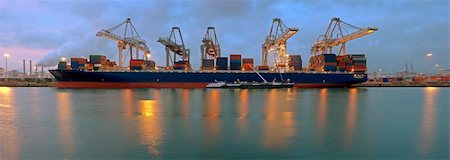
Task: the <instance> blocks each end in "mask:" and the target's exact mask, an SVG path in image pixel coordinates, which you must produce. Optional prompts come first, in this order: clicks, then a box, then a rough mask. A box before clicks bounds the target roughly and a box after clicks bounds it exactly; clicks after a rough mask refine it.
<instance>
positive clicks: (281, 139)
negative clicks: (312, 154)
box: [262, 89, 296, 150]
mask: <svg viewBox="0 0 450 160" xmlns="http://www.w3.org/2000/svg"><path fill="white" fill-rule="evenodd" d="M280 97H286V93H285V92H282V93H279V91H278V90H276V89H273V90H270V91H269V92H268V93H267V94H266V97H265V99H266V102H265V107H264V115H265V118H264V120H263V124H262V128H263V129H262V139H263V145H264V147H266V148H269V149H272V150H282V149H285V148H286V147H288V146H289V145H292V144H290V143H291V142H292V141H291V138H292V137H293V136H295V134H296V126H295V125H296V120H295V111H294V108H293V106H292V103H289V102H286V101H284V99H279V98H280Z"/></svg>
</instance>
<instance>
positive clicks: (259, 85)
mask: <svg viewBox="0 0 450 160" xmlns="http://www.w3.org/2000/svg"><path fill="white" fill-rule="evenodd" d="M292 87H294V83H284V82H239V83H225V82H214V83H210V84H208V85H206V88H240V89H270V88H292Z"/></svg>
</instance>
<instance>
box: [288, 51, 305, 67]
mask: <svg viewBox="0 0 450 160" xmlns="http://www.w3.org/2000/svg"><path fill="white" fill-rule="evenodd" d="M289 67H290V68H293V69H294V70H302V57H301V56H300V55H289Z"/></svg>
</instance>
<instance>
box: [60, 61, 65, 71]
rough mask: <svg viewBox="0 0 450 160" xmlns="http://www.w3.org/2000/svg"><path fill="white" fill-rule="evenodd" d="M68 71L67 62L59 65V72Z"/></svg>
mask: <svg viewBox="0 0 450 160" xmlns="http://www.w3.org/2000/svg"><path fill="white" fill-rule="evenodd" d="M66 69H67V62H66V61H59V63H58V70H66Z"/></svg>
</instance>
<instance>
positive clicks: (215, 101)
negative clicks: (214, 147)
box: [203, 89, 221, 144]
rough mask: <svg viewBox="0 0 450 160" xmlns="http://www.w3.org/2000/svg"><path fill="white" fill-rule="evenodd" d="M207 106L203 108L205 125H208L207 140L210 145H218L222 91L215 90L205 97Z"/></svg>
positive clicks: (206, 127)
mask: <svg viewBox="0 0 450 160" xmlns="http://www.w3.org/2000/svg"><path fill="white" fill-rule="evenodd" d="M205 98H206V103H203V104H204V105H206V106H203V116H204V117H205V118H206V119H204V120H203V121H204V123H205V124H206V126H205V129H206V135H207V137H206V139H208V143H210V144H217V143H218V142H219V138H220V112H221V109H220V107H221V106H220V90H218V89H213V90H210V91H209V94H208V95H207V96H206V97H205Z"/></svg>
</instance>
